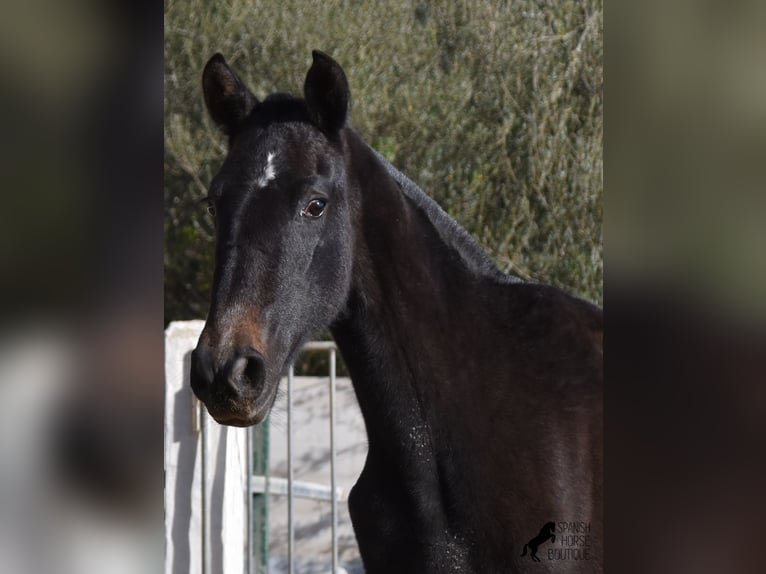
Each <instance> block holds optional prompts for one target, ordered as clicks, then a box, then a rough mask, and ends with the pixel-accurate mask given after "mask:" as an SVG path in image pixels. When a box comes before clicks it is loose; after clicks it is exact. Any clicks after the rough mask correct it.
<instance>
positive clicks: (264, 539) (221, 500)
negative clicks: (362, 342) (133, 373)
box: [165, 321, 366, 574]
mask: <svg viewBox="0 0 766 574" xmlns="http://www.w3.org/2000/svg"><path fill="white" fill-rule="evenodd" d="M203 326H204V322H203V321H185V322H177V323H172V324H171V325H170V326H169V327H168V329H167V332H166V409H165V411H166V417H165V533H166V536H165V540H166V566H165V573H166V574H180V573H183V574H187V573H188V574H197V573H198V574H218V573H220V574H232V573H235V574H236V573H239V572H242V573H244V574H260V573H261V572H270V573H271V574H276V573H282V572H289V573H290V574H295V573H297V574H304V573H309V572H310V573H312V574H313V572H328V571H329V572H336V573H337V572H346V571H348V572H349V573H350V574H351V573H353V572H357V571H359V572H361V562H360V560H359V559H358V550H356V547H355V541H354V540H353V534H352V533H351V527H350V523H349V520H348V515H347V507H346V505H345V502H346V494H347V492H348V487H349V486H350V485H351V484H352V483H353V481H354V480H355V478H356V476H357V475H358V473H359V471H361V466H362V464H363V461H364V456H365V454H366V437H365V435H364V425H363V421H362V419H361V414H360V413H359V412H358V406H357V405H356V400H355V398H354V396H353V392H352V390H351V387H350V382H349V381H348V379H341V380H340V387H341V401H340V404H339V401H338V394H337V393H338V385H339V380H338V378H337V377H336V358H337V350H336V347H335V344H334V343H332V342H327V341H322V342H312V343H309V344H307V345H306V346H305V347H304V350H305V351H322V352H326V353H327V354H328V358H329V376H328V377H327V378H326V379H325V378H322V379H309V378H301V377H295V376H294V374H293V369H292V367H291V368H290V370H289V373H288V376H287V377H286V380H285V381H283V383H282V388H283V389H284V392H283V393H281V394H282V395H283V396H280V397H279V398H278V401H283V402H284V405H283V406H282V405H281V404H280V405H278V406H277V407H275V411H277V414H282V415H283V416H284V415H286V420H281V419H280V420H277V421H276V422H272V423H269V424H268V425H266V426H260V427H257V428H255V429H253V428H249V429H236V428H231V427H222V426H220V425H218V424H217V423H215V421H213V420H212V418H210V417H209V415H208V414H207V412H206V411H205V409H204V407H202V406H201V405H200V404H199V402H198V401H197V400H196V399H195V398H194V397H193V395H192V393H191V389H190V386H189V383H188V373H189V365H190V357H189V355H190V353H191V351H192V350H193V348H194V347H195V346H196V342H197V339H198V338H199V333H200V332H201V330H202V327H203ZM296 389H297V390H296ZM296 392H297V393H298V396H299V404H298V407H297V408H296V405H295V400H296V399H295V397H296ZM320 395H321V396H320ZM324 401H326V402H328V406H329V408H328V409H326V410H325V409H324V408H323V407H322V408H318V407H317V405H319V404H320V403H322V404H324ZM282 409H284V410H282ZM301 409H303V410H301ZM308 411H311V412H312V413H314V414H312V415H311V416H308V415H306V413H307V412H308ZM315 411H319V414H316V412H315ZM296 412H297V413H298V414H299V415H300V414H301V413H303V415H302V417H300V418H301V419H302V420H300V421H299V420H297V418H299V417H296ZM338 413H343V422H342V428H341V429H340V432H339V429H338V421H337V420H336V419H337V415H338ZM274 416H276V415H273V416H272V417H269V418H270V419H272V418H274ZM323 427H327V428H326V430H329V453H328V454H329V461H328V462H329V475H330V476H329V480H328V481H327V482H325V481H324V479H317V478H314V479H312V480H300V479H298V478H296V476H295V472H296V464H298V466H300V464H301V461H303V460H304V459H307V456H308V455H307V453H306V452H302V451H301V447H305V446H306V443H307V442H314V443H316V442H317V441H320V439H323V438H324V436H323V434H322V433H324V432H326V431H325V429H324V428H323ZM282 431H284V434H283V433H282ZM307 432H308V433H309V435H308V436H307V435H306V433H307ZM296 433H297V434H298V436H299V440H298V442H297V443H296ZM315 435H316V436H315ZM319 435H322V436H319ZM339 439H340V441H341V442H342V443H343V447H344V451H346V452H347V453H349V454H344V455H342V456H341V458H340V461H341V462H342V464H343V477H342V478H343V484H342V485H339V484H338V479H337V465H338V460H339V459H338V443H339ZM281 441H284V442H285V443H286V461H285V462H286V465H284V466H285V467H286V468H283V465H282V463H281V461H280V462H279V463H278V464H277V462H275V461H273V460H272V461H270V460H269V459H270V458H272V457H270V456H265V455H264V451H265V452H266V453H268V454H271V453H270V452H269V451H270V448H271V447H274V446H275V445H277V446H276V450H277V451H279V452H278V454H279V453H281V452H282V448H281V447H282V442H281ZM259 445H260V447H259ZM269 445H271V447H270V446H269ZM317 448H318V447H316V446H315V447H314V450H317ZM303 450H304V451H305V448H304V449H303ZM296 453H297V455H298V456H297V460H298V462H297V463H296ZM309 454H310V453H309ZM280 456H281V454H279V456H275V457H273V458H274V459H279V458H280ZM253 457H255V458H256V459H258V457H260V459H259V460H256V461H255V462H257V463H258V464H257V465H256V466H259V472H257V473H256V474H254V473H253V472H252V469H253V467H254V458H253ZM264 458H265V459H266V461H265V462H266V464H264ZM318 458H321V459H322V460H320V461H319V463H320V464H319V466H321V465H322V464H324V463H325V462H327V461H326V460H325V459H326V458H328V457H327V456H324V451H322V453H321V456H317V455H316V453H315V452H314V453H313V455H312V456H308V459H307V460H308V461H309V462H310V466H312V468H313V467H316V466H317V465H318V462H317V459H318ZM283 470H284V471H285V472H282V471H283ZM314 474H316V473H314ZM275 501H276V502H275ZM296 501H299V502H301V503H302V504H305V501H313V502H312V504H314V506H313V507H312V508H310V509H304V510H303V513H302V514H300V513H299V514H300V516H301V517H302V518H303V523H304V525H305V524H306V523H308V524H311V523H312V522H313V521H315V520H318V516H317V514H318V511H317V506H316V505H317V504H327V503H329V505H330V551H329V557H327V556H325V553H324V551H323V548H320V550H321V551H319V550H317V548H319V546H321V544H320V545H319V546H318V545H317V544H316V543H315V544H314V546H312V548H311V549H309V550H307V551H306V552H304V554H306V553H308V554H311V556H305V555H301V553H300V552H299V548H298V547H297V545H296V526H297V523H298V521H297V520H296ZM302 501H303V502H302ZM316 501H321V502H316ZM283 502H286V509H284V510H285V514H286V519H287V524H286V525H282V524H281V516H282V510H283V509H282V508H281V507H282V506H283V505H284V504H283ZM264 504H265V505H266V508H267V512H266V513H265V515H266V517H265V518H264V512H263V505H264ZM272 504H273V506H272ZM257 506H258V507H259V508H258V509H257V508H256V507H257ZM269 507H270V508H269ZM275 510H278V512H276V513H275ZM275 514H276V516H275ZM339 516H340V518H341V519H342V520H341V522H342V525H341V526H342V528H341V530H342V531H343V536H342V544H340V543H339ZM269 524H271V527H269ZM283 526H284V528H283ZM304 530H306V528H304ZM308 530H317V531H318V533H317V534H312V536H320V535H322V533H321V529H320V528H318V527H317V528H313V527H311V528H308ZM306 536H308V535H304V537H303V538H306ZM282 537H286V547H287V548H286V563H284V561H282V560H281V555H282V551H281V548H282V541H281V538H282ZM303 538H302V539H301V540H303ZM275 539H278V540H277V541H276V542H275V541H274V540H275ZM341 546H342V547H343V549H344V551H345V552H344V554H345V560H343V561H341V560H340V558H339V548H340V547H341ZM270 548H271V549H272V550H273V549H274V548H277V552H276V554H277V556H273V555H272V554H273V553H272V552H270V550H269V549H270ZM355 552H356V554H355ZM325 559H326V563H325V562H324V560H325ZM301 560H302V562H301ZM341 562H343V565H341Z"/></svg>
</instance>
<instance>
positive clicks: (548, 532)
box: [521, 522, 556, 562]
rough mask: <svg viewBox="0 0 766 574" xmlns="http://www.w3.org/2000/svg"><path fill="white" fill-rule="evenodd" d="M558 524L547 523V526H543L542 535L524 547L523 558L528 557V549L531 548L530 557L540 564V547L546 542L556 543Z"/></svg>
mask: <svg viewBox="0 0 766 574" xmlns="http://www.w3.org/2000/svg"><path fill="white" fill-rule="evenodd" d="M555 530H556V523H555V522H546V523H545V526H543V527H542V528H541V529H540V534H538V535H537V536H535V537H534V538H533V539H532V540H530V541H529V542H527V543H526V544H525V545H524V552H522V553H521V555H522V556H526V555H527V548H529V557H530V558H531V559H532V560H534V561H536V562H540V559H539V558H538V557H537V549H538V548H539V547H540V545H541V544H543V543H544V542H547V541H548V540H550V541H551V542H556V533H555Z"/></svg>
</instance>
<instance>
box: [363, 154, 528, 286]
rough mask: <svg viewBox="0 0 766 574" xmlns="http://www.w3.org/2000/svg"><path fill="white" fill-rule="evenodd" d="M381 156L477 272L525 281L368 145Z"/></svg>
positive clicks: (444, 237)
mask: <svg viewBox="0 0 766 574" xmlns="http://www.w3.org/2000/svg"><path fill="white" fill-rule="evenodd" d="M367 147H368V148H369V149H370V150H371V151H372V152H373V153H374V154H375V155H376V156H377V158H378V161H380V163H381V164H382V165H383V167H384V168H385V169H386V171H387V172H388V174H389V175H390V176H391V178H392V179H393V180H394V181H395V182H396V184H397V185H398V186H399V189H401V191H402V193H403V194H404V195H405V196H406V197H407V198H408V199H410V200H411V201H412V202H413V203H414V204H415V206H416V207H417V208H419V209H420V210H421V211H422V212H423V213H424V214H425V215H426V217H427V218H428V220H429V221H430V222H431V224H432V225H433V226H434V229H436V231H437V233H438V234H439V236H440V237H441V238H442V240H443V241H444V243H445V244H446V245H448V246H449V247H451V248H452V249H454V250H455V252H456V253H457V254H458V255H459V256H460V258H461V259H462V260H463V261H464V262H465V263H466V265H467V266H468V268H469V269H471V270H472V271H473V272H475V273H477V274H479V275H482V276H486V277H490V278H492V279H495V280H497V281H498V282H501V283H521V282H523V280H522V279H520V278H519V277H516V276H514V275H509V274H507V273H503V272H502V271H500V269H498V267H497V265H496V264H495V262H494V261H493V260H492V259H491V258H490V257H489V256H488V255H487V253H486V252H485V251H484V249H483V248H482V247H481V246H480V245H479V243H478V242H477V241H476V240H475V239H474V238H473V236H471V234H470V233H468V232H467V231H466V230H465V229H464V228H463V227H462V226H461V225H460V224H459V223H458V222H457V221H455V219H453V218H452V217H451V216H450V215H449V214H448V213H447V212H446V211H444V209H442V207H441V206H440V205H439V204H438V203H436V201H435V200H434V199H433V198H432V197H431V196H430V195H428V194H427V193H426V192H425V191H423V190H422V189H421V188H420V186H419V185H418V184H416V183H415V182H414V181H412V180H411V179H410V178H408V177H407V176H406V175H404V174H403V173H402V172H401V171H399V170H398V169H396V168H395V167H394V166H393V165H392V164H391V162H389V161H388V160H387V159H386V158H385V157H384V156H383V155H382V154H380V153H379V152H378V151H377V150H375V149H373V148H372V147H370V146H369V145H368V146H367Z"/></svg>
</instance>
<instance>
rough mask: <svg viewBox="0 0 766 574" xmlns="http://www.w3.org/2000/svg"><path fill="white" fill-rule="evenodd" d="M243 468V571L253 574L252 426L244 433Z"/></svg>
mask: <svg viewBox="0 0 766 574" xmlns="http://www.w3.org/2000/svg"><path fill="white" fill-rule="evenodd" d="M245 448H246V449H247V452H246V454H245V468H247V489H246V490H245V503H246V504H247V507H246V508H247V534H246V536H247V555H246V556H245V572H247V574H253V427H249V428H248V429H247V431H246V434H245Z"/></svg>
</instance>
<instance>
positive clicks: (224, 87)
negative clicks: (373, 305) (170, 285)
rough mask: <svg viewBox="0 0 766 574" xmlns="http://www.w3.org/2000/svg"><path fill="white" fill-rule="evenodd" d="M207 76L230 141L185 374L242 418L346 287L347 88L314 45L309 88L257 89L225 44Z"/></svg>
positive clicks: (265, 405) (254, 413)
mask: <svg viewBox="0 0 766 574" xmlns="http://www.w3.org/2000/svg"><path fill="white" fill-rule="evenodd" d="M202 84H203V92H204V97H205V103H206V106H207V109H208V112H209V114H210V116H211V118H212V119H213V121H214V122H215V123H216V124H217V125H218V127H219V128H220V129H221V130H222V131H223V132H224V133H225V134H226V135H227V136H228V139H229V145H228V153H227V155H226V158H225V160H224V162H223V165H222V167H221V169H220V171H219V172H218V173H217V174H216V175H215V177H214V178H213V180H212V182H211V185H210V188H209V192H208V198H207V201H208V206H209V211H210V213H211V215H212V216H213V217H214V219H215V228H216V247H215V270H214V276H213V287H212V296H211V302H210V308H209V312H208V317H207V321H206V323H205V327H204V329H203V331H202V334H201V336H200V338H199V342H198V344H197V347H196V349H195V350H194V352H193V353H192V363H191V385H192V389H193V390H194V393H195V394H196V395H197V397H198V398H199V399H200V400H201V401H202V402H203V403H204V404H205V405H206V406H207V409H208V411H209V412H210V414H211V416H212V417H213V418H214V419H215V420H216V421H218V422H219V423H221V424H227V425H234V426H248V425H253V424H257V423H259V422H261V421H262V420H263V419H264V418H265V417H266V416H267V415H268V413H269V411H270V409H271V406H272V405H273V403H274V399H275V398H276V392H277V387H278V384H279V380H280V378H281V377H282V375H283V374H284V372H285V371H286V369H287V368H288V366H289V365H290V363H291V362H292V360H293V358H294V356H295V355H296V353H297V352H298V351H299V350H300V348H301V346H302V345H303V343H304V342H305V341H306V340H307V339H308V338H309V337H310V336H312V335H313V334H315V333H316V332H317V331H318V330H320V329H322V328H324V327H326V326H327V325H329V324H330V323H331V322H332V321H333V320H334V319H335V318H336V317H337V316H338V315H339V313H340V312H341V311H342V309H343V307H344V305H345V302H346V299H347V297H348V293H349V289H350V283H351V268H352V251H351V245H352V237H351V235H352V231H351V213H350V212H351V209H352V206H351V205H350V202H349V197H348V196H349V187H350V186H349V184H348V176H347V172H346V161H345V159H344V131H345V125H346V118H347V115H348V108H349V99H350V94H349V88H348V82H347V80H346V76H345V74H344V72H343V70H342V69H341V67H340V66H339V65H338V64H337V63H336V62H335V61H334V60H333V59H332V58H330V57H329V56H327V55H325V54H323V53H321V52H318V51H314V52H313V63H312V65H311V68H310V69H309V71H308V74H307V76H306V81H305V85H304V99H298V98H294V97H292V96H288V95H285V94H273V95H271V96H269V97H267V98H266V99H265V100H263V101H259V100H258V99H257V98H256V97H255V96H254V95H253V94H252V93H251V92H250V90H249V89H248V88H247V87H246V86H245V84H244V83H243V82H242V80H241V79H240V78H239V77H238V76H237V74H236V73H235V72H234V71H233V70H232V69H231V68H230V67H229V66H228V64H227V63H226V61H225V60H224V58H223V57H222V56H221V55H220V54H216V55H215V56H213V57H212V58H211V59H210V61H209V62H208V63H207V65H206V66H205V70H204V72H203V82H202Z"/></svg>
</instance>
